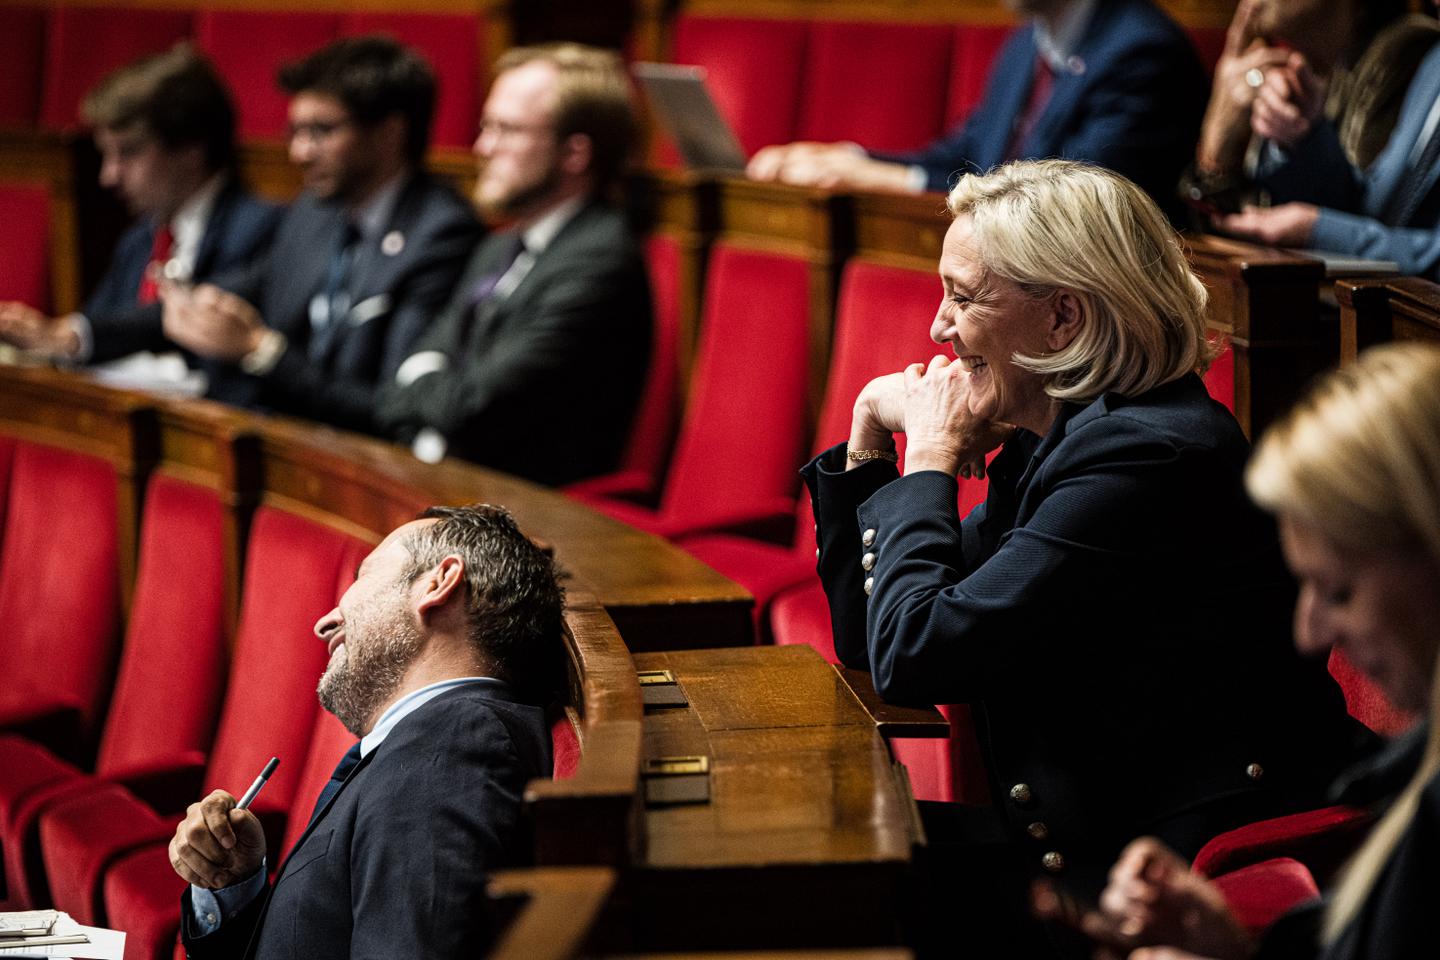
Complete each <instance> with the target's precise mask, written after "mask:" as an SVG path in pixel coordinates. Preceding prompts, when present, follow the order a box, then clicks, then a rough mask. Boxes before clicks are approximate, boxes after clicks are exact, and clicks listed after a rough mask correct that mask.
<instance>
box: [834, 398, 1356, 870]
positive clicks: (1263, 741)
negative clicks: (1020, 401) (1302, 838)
mask: <svg viewBox="0 0 1440 960" xmlns="http://www.w3.org/2000/svg"><path fill="white" fill-rule="evenodd" d="M1248 452H1249V447H1248V445H1247V444H1246V441H1245V437H1244V435H1243V434H1242V433H1241V432H1240V428H1239V426H1238V425H1237V424H1236V422H1235V419H1234V417H1232V416H1231V415H1230V414H1229V412H1228V411H1227V410H1225V408H1224V407H1222V406H1221V405H1220V404H1218V403H1216V402H1215V401H1214V400H1212V399H1210V397H1209V396H1208V395H1207V394H1206V392H1205V387H1204V385H1203V384H1202V383H1201V382H1200V378H1199V377H1197V376H1195V375H1193V374H1189V375H1186V376H1185V377H1183V378H1181V379H1180V380H1177V381H1175V382H1173V383H1170V384H1166V385H1164V386H1162V387H1158V388H1156V389H1154V390H1151V391H1149V392H1148V393H1145V394H1142V395H1140V396H1138V397H1134V398H1127V397H1124V396H1121V395H1119V394H1106V395H1105V396H1102V397H1100V398H1099V399H1097V400H1095V401H1094V402H1093V403H1090V404H1089V405H1086V406H1081V405H1079V404H1067V405H1065V406H1064V407H1063V408H1062V410H1061V413H1060V415H1059V416H1058V418H1057V419H1056V421H1055V423H1054V425H1053V426H1052V427H1051V428H1050V430H1049V432H1048V433H1047V434H1046V435H1045V436H1044V437H1043V438H1042V437H1038V436H1036V435H1035V434H1033V433H1030V432H1028V431H1024V430H1021V431H1019V432H1018V433H1017V435H1016V437H1015V438H1014V439H1012V440H1011V441H1010V442H1008V443H1007V444H1006V445H1005V447H1004V448H1003V450H1001V452H1000V453H999V454H997V455H996V456H995V458H994V460H993V461H992V463H991V465H990V469H989V471H988V476H989V493H988V496H987V497H986V500H985V502H984V503H983V504H981V505H980V506H978V507H976V508H975V509H974V510H973V511H971V513H970V514H969V515H968V516H966V517H964V518H963V519H962V518H960V517H959V516H958V514H957V510H956V500H957V494H958V489H957V486H956V480H955V478H954V477H953V476H947V475H945V474H943V473H940V472H938V471H933V470H927V471H919V472H916V473H913V474H910V475H907V476H904V477H900V478H897V476H896V471H895V469H894V467H893V466H891V465H890V464H883V465H881V464H878V463H876V464H870V465H866V466H863V467H860V468H858V469H855V470H851V471H848V472H847V471H845V470H844V459H845V454H844V450H843V448H834V449H832V450H830V451H827V452H826V453H825V454H822V455H821V456H820V457H819V458H817V459H816V460H815V461H813V462H812V463H811V464H810V465H809V466H808V467H806V469H805V474H806V479H807V483H809V485H810V488H811V491H812V503H813V505H814V509H815V517H816V523H817V528H818V534H819V543H820V558H819V564H818V566H819V573H820V577H821V580H822V581H823V582H824V585H825V590H826V594H827V595H828V597H829V602H830V613H831V619H832V622H833V625H834V630H835V651H836V653H837V654H838V655H839V657H840V659H841V660H843V661H844V662H845V663H846V664H848V665H850V666H853V667H860V668H862V669H867V670H870V671H872V672H873V674H874V678H875V686H876V689H877V690H878V691H879V692H880V694H881V696H883V697H884V698H885V699H886V700H889V701H894V702H910V703H916V702H918V703H971V704H972V705H974V715H975V717H976V722H977V726H978V727H979V733H980V742H981V745H982V749H983V751H984V754H985V761H986V765H987V767H988V769H989V772H990V776H991V778H992V781H993V782H992V787H993V788H994V797H995V804H996V812H997V813H998V815H999V816H1000V818H1001V819H1002V820H1003V821H1004V823H1005V826H1006V829H1007V832H1008V834H1009V836H1010V837H1011V838H1012V843H1013V846H1014V850H1015V854H1016V856H1017V857H1019V858H1021V859H1020V865H1021V866H1022V867H1027V868H1028V869H1029V870H1032V871H1034V872H1036V873H1042V857H1043V856H1044V855H1045V854H1047V853H1051V852H1055V853H1059V854H1060V855H1061V856H1062V857H1063V858H1064V862H1065V868H1064V874H1063V876H1064V877H1065V878H1066V880H1067V883H1070V884H1072V885H1074V886H1075V888H1076V889H1077V890H1081V891H1085V892H1087V893H1089V894H1090V895H1097V894H1098V893H1099V890H1100V888H1101V887H1102V886H1103V883H1104V879H1105V875H1106V871H1107V870H1108V868H1109V866H1110V865H1111V864H1112V863H1113V862H1114V859H1115V857H1116V856H1117V855H1118V853H1119V851H1120V848H1121V847H1122V846H1123V844H1124V843H1126V842H1127V841H1129V840H1131V839H1133V838H1134V837H1136V836H1139V835H1140V834H1142V833H1154V834H1156V835H1158V836H1160V837H1161V838H1162V839H1164V840H1166V842H1168V843H1170V844H1171V845H1172V846H1174V847H1175V848H1176V849H1178V850H1180V851H1181V852H1182V853H1183V854H1184V855H1186V856H1193V855H1194V854H1195V853H1196V851H1197V850H1198V849H1199V847H1200V846H1201V845H1202V844H1203V843H1204V842H1205V841H1206V840H1208V839H1210V838H1211V837H1212V836H1214V835H1215V834H1217V833H1220V832H1222V831H1224V830H1226V829H1230V828H1232V827H1234V826H1238V825H1239V824H1241V823H1248V822H1253V821H1256V820H1260V819H1264V818H1266V817H1268V816H1275V815H1278V814H1280V813H1283V812H1292V811H1294V810H1298V809H1303V808H1304V806H1305V805H1310V806H1321V805H1323V801H1322V797H1323V791H1324V788H1325V786H1326V785H1327V784H1328V783H1329V781H1330V780H1331V779H1332V778H1333V777H1334V775H1335V774H1336V773H1337V772H1338V771H1339V770H1340V769H1341V768H1342V767H1343V766H1344V765H1345V763H1347V762H1348V761H1349V760H1350V759H1352V757H1353V752H1352V751H1353V749H1354V748H1355V745H1356V743H1357V742H1360V741H1362V740H1363V733H1362V731H1361V730H1360V729H1359V727H1358V724H1356V723H1355V722H1354V721H1353V720H1351V719H1350V717H1349V716H1348V715H1347V714H1346V712H1345V704H1344V700H1343V698H1342V696H1341V693H1340V690H1339V688H1338V687H1337V686H1336V685H1335V683H1334V682H1333V681H1332V680H1331V679H1330V677H1329V675H1328V674H1327V673H1326V670H1325V665H1324V663H1321V662H1314V661H1302V660H1301V659H1300V657H1299V655H1298V654H1297V652H1296V651H1295V648H1294V644H1293V643H1292V642H1291V638H1290V637H1291V611H1292V609H1293V606H1294V598H1295V590H1294V583H1293V581H1292V580H1291V579H1290V577H1289V576H1288V575H1287V573H1286V571H1285V568H1284V565H1283V563H1282V560H1281V556H1280V549H1279V542H1278V537H1277V534H1276V530H1275V525H1274V523H1273V522H1271V521H1270V519H1269V518H1268V517H1266V516H1264V515H1263V514H1261V513H1260V512H1259V511H1258V510H1257V509H1256V508H1255V507H1254V506H1253V505H1252V504H1251V503H1249V501H1248V500H1247V498H1246V496H1245V492H1244V485H1243V482H1242V471H1243V469H1244V465H1245V460H1246V457H1247V455H1248ZM865 531H872V532H871V533H870V534H869V536H868V537H867V536H866V534H865ZM867 539H868V540H869V541H870V543H869V545H868V546H867V545H865V540H867ZM865 554H870V557H869V559H868V561H867V560H866V558H865ZM867 566H868V567H869V569H868V570H866V569H865V568H866V567H867ZM867 577H869V578H872V579H871V583H870V584H869V589H868V590H867V589H866V588H865V584H864V580H865V578H867ZM1020 785H1024V787H1025V789H1023V790H1017V789H1015V788H1017V787H1019V786H1020ZM1012 790H1013V791H1014V793H1013V794H1012ZM1035 824H1043V825H1044V829H1043V830H1041V829H1039V828H1035V829H1034V830H1032V826H1033V825H1035ZM1036 833H1041V834H1043V836H1039V837H1037V836H1036V835H1035V834H1036Z"/></svg>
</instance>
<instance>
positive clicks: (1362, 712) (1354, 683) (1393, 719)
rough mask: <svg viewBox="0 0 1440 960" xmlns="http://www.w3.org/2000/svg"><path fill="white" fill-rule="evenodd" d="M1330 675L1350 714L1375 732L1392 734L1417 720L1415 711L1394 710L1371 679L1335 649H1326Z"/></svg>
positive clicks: (1406, 727) (1392, 705) (1401, 730)
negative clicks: (1342, 694)
mask: <svg viewBox="0 0 1440 960" xmlns="http://www.w3.org/2000/svg"><path fill="white" fill-rule="evenodd" d="M1330 675H1331V676H1332V677H1334V678H1335V682H1336V683H1338V684H1340V689H1341V691H1343V692H1344V694H1345V707H1346V709H1347V710H1349V711H1350V716H1352V717H1354V718H1355V719H1356V720H1359V721H1360V722H1361V723H1363V724H1365V726H1367V727H1369V728H1370V729H1371V730H1374V731H1375V732H1376V733H1379V734H1383V735H1384V736H1387V737H1393V736H1395V735H1396V734H1399V733H1403V732H1404V731H1406V730H1408V729H1409V728H1410V726H1411V725H1412V724H1414V722H1415V720H1416V719H1417V718H1416V716H1415V714H1413V713H1406V712H1405V711H1403V710H1400V709H1397V708H1396V707H1395V706H1394V704H1392V703H1391V702H1390V701H1389V700H1388V699H1386V697H1385V694H1384V693H1383V692H1382V691H1381V690H1380V688H1379V687H1378V686H1376V685H1375V681H1374V680H1371V679H1370V678H1369V677H1367V676H1366V675H1365V674H1363V673H1361V672H1360V671H1359V670H1358V669H1357V668H1356V667H1355V666H1354V665H1353V664H1351V663H1350V661H1349V660H1347V659H1346V658H1345V654H1343V653H1341V652H1340V651H1339V650H1331V651H1330Z"/></svg>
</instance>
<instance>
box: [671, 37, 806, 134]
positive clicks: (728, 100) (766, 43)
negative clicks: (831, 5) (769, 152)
mask: <svg viewBox="0 0 1440 960" xmlns="http://www.w3.org/2000/svg"><path fill="white" fill-rule="evenodd" d="M807 33H808V27H807V24H806V23H805V22H804V21H801V20H748V19H744V18H739V17H703V16H691V15H687V14H681V15H680V16H679V17H677V18H676V21H675V49H674V57H673V59H674V61H675V62H676V63H688V64H696V65H698V66H702V67H704V68H705V70H706V74H707V75H706V80H705V85H706V86H707V87H708V88H709V90H710V95H711V96H712V97H714V98H715V104H716V106H718V107H719V108H720V113H721V115H722V116H724V117H725V119H726V120H728V121H729V122H730V126H731V127H732V128H733V129H734V130H735V135H736V136H737V137H738V138H739V139H740V145H741V146H742V147H744V148H745V152H746V153H747V154H750V153H754V152H755V151H756V150H758V149H760V148H761V147H764V146H768V145H769V144H772V143H788V142H790V141H791V140H794V139H795V131H796V129H797V128H798V118H799V114H800V91H801V87H802V82H801V80H802V78H803V77H804V76H805V63H806V60H805V43H806V35H807Z"/></svg>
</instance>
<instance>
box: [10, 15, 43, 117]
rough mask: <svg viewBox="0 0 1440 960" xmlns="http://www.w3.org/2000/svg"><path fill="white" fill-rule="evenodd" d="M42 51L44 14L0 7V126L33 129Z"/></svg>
mask: <svg viewBox="0 0 1440 960" xmlns="http://www.w3.org/2000/svg"><path fill="white" fill-rule="evenodd" d="M44 50H45V11H44V10H43V9H41V8H40V7H0V63H3V64H4V65H5V75H4V76H5V82H4V83H0V127H33V126H34V125H35V118H36V113H37V112H38V110H39V106H40V68H41V56H42V54H43V53H44Z"/></svg>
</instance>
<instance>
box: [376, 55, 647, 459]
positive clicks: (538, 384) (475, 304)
mask: <svg viewBox="0 0 1440 960" xmlns="http://www.w3.org/2000/svg"><path fill="white" fill-rule="evenodd" d="M635 126H636V125H635V117H634V112H633V108H632V103H631V99H630V88H629V85H628V82H627V80H626V76H625V72H624V68H623V66H622V64H621V61H620V58H619V57H618V56H617V55H616V54H614V53H610V52H607V51H603V50H596V49H592V48H588V47H582V46H578V45H576V44H560V45H556V46H545V47H526V48H517V49H513V50H511V51H509V52H508V53H506V54H505V55H504V56H503V57H501V58H500V60H499V62H498V63H497V64H496V78H495V82H494V84H493V86H492V87H491V90H490V94H489V96H488V97H487V99H486V101H485V106H484V112H483V114H482V116H481V121H480V135H479V137H478V138H477V139H476V141H475V150H474V152H475V155H476V157H477V158H478V159H479V162H480V172H479V177H478V180H477V182H476V186H475V200H476V203H477V204H478V205H479V206H480V208H481V210H482V213H484V214H485V215H486V216H487V218H489V219H491V220H492V221H494V222H497V223H500V224H503V225H504V228H503V229H499V230H497V231H496V232H494V233H492V234H491V235H490V236H489V237H488V238H487V239H486V241H485V242H484V243H483V244H481V245H480V247H479V248H478V249H477V250H476V251H475V254H474V256H472V257H471V258H470V262H469V265H468V266H467V267H466V270H465V275H464V278H463V279H462V280H461V282H460V284H459V285H458V286H457V287H456V289H455V293H454V295H453V296H452V297H451V298H450V302H449V304H448V305H447V306H446V307H445V308H444V309H443V310H442V311H440V312H439V313H438V316H437V317H436V320H435V322H434V324H433V325H432V326H431V327H430V329H429V330H428V331H427V332H426V333H425V335H424V337H423V338H422V339H421V341H420V342H419V343H417V344H416V346H415V349H414V351H413V352H412V354H411V356H410V357H409V358H408V359H406V360H405V362H404V363H403V364H401V365H400V367H399V369H398V370H397V371H396V374H395V376H393V377H391V378H390V379H389V380H388V381H387V382H386V385H385V386H384V387H383V389H382V391H381V394H380V402H379V405H378V418H379V420H380V424H381V427H382V428H383V429H384V430H385V431H386V432H387V433H389V434H390V435H391V436H393V437H394V438H395V439H397V440H400V441H401V442H404V443H409V444H411V445H412V449H413V450H414V452H415V454H416V456H418V457H420V458H421V459H424V460H432V461H433V460H438V459H440V458H441V457H443V456H446V455H450V456H458V457H462V458H464V459H467V460H471V461H474V462H478V463H483V464H486V465H488V466H493V467H497V468H499V469H502V470H506V471H508V472H510V473H514V474H518V475H520V476H524V477H528V478H530V479H532V480H537V481H539V482H541V483H548V484H559V483H566V482H569V481H572V480H576V479H579V478H581V477H586V476H591V475H594V474H599V473H603V472H605V471H608V470H612V469H614V468H615V466H616V465H617V463H618V461H619V458H620V453H621V450H622V448H623V446H624V444H625V439H626V436H627V434H628V432H629V429H630V421H631V418H632V416H633V414H634V412H635V406H636V403H637V400H638V398H639V393H640V389H641V386H642V384H643V381H644V377H645V370H646V366H647V363H648V359H649V343H650V290H649V285H648V282H647V279H646V274H645V266H644V262H643V260H642V258H641V254H640V246H639V243H638V242H637V240H636V238H635V236H634V234H633V233H632V232H631V230H630V228H629V227H628V226H627V224H626V221H625V218H624V216H623V215H622V214H621V213H620V212H619V211H618V210H617V209H615V208H614V207H613V206H611V205H610V204H609V203H607V201H606V194H607V192H608V191H609V190H610V188H611V187H613V186H614V184H615V181H616V180H617V178H618V176H619V174H620V172H621V171H622V169H623V167H624V164H625V161H626V160H627V158H628V155H629V153H630V149H631V147H632V145H633V142H634V131H635Z"/></svg>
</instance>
